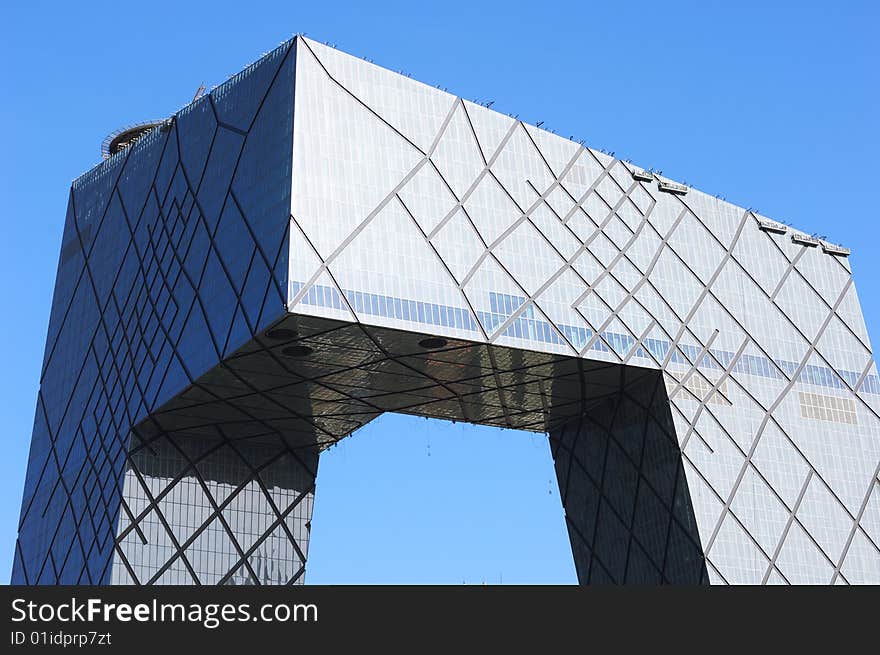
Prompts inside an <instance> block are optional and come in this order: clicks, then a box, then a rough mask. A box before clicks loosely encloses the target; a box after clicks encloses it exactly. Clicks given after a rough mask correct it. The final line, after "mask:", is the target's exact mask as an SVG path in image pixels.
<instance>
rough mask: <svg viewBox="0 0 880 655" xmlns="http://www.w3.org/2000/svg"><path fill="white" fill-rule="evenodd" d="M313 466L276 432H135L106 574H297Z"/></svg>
mask: <svg viewBox="0 0 880 655" xmlns="http://www.w3.org/2000/svg"><path fill="white" fill-rule="evenodd" d="M218 432H220V431H219V430H218ZM317 466H318V452H317V449H315V448H308V449H296V450H294V449H291V448H290V447H289V446H287V445H286V444H285V443H284V442H283V441H282V439H281V438H280V437H278V438H272V439H269V438H266V439H265V440H263V441H257V442H254V441H253V440H235V439H231V438H229V437H227V436H226V435H224V434H222V433H220V434H217V436H215V437H202V436H191V435H180V434H175V433H167V432H162V433H159V434H156V435H152V436H150V437H146V436H143V435H135V436H134V437H133V438H132V446H131V448H130V452H129V456H128V462H127V469H126V472H125V481H124V490H123V497H122V503H121V508H120V515H119V523H118V527H117V532H116V548H115V553H114V560H113V570H112V583H113V584H199V583H200V584H297V583H299V584H301V583H302V582H303V581H304V573H305V563H306V557H307V555H308V546H309V527H310V525H309V522H310V520H311V516H312V506H313V500H314V488H315V476H316V474H317Z"/></svg>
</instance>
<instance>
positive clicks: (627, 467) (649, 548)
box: [550, 369, 708, 584]
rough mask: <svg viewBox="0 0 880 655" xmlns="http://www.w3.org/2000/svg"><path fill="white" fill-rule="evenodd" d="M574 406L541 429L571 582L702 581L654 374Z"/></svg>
mask: <svg viewBox="0 0 880 655" xmlns="http://www.w3.org/2000/svg"><path fill="white" fill-rule="evenodd" d="M583 408H584V409H583V411H582V413H581V415H580V416H576V417H573V418H571V419H570V420H568V421H567V422H565V423H564V424H563V425H561V426H560V427H559V428H558V429H556V430H553V431H551V432H550V447H551V450H552V453H553V458H554V462H555V467H556V476H557V480H558V482H559V491H560V495H561V498H562V504H563V507H564V508H565V516H566V523H567V526H568V533H569V538H570V539H571V548H572V553H573V556H574V562H575V567H576V569H577V574H578V580H579V581H580V583H581V584H625V583H628V584H639V583H642V584H659V583H667V584H703V583H707V582H708V576H707V572H706V566H705V563H704V559H703V551H702V546H701V542H700V537H699V534H698V533H697V524H696V521H695V519H694V511H693V506H692V504H691V498H690V495H689V492H688V486H687V480H686V478H685V475H684V470H683V466H682V461H681V452H680V450H679V448H678V441H677V439H676V437H675V428H674V426H673V421H672V416H671V414H670V410H669V401H668V399H667V395H666V389H665V386H664V384H663V378H662V375H661V374H660V373H651V374H646V375H644V376H642V377H640V378H638V379H637V380H636V381H634V382H629V383H628V382H626V374H625V371H624V370H623V369H622V371H621V385H620V389H619V392H618V393H617V394H614V395H612V396H610V397H605V398H604V399H598V400H595V401H593V402H592V404H590V403H589V402H586V401H585V403H584V405H583Z"/></svg>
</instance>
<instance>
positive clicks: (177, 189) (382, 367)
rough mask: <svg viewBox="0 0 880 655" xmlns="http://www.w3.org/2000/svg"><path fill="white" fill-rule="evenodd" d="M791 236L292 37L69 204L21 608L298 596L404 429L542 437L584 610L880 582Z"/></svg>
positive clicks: (871, 506)
mask: <svg viewBox="0 0 880 655" xmlns="http://www.w3.org/2000/svg"><path fill="white" fill-rule="evenodd" d="M768 225H769V226H771V227H772V228H773V229H767V226H768ZM804 237H805V235H803V234H802V233H800V232H799V231H797V230H795V229H793V228H788V227H787V226H783V225H781V224H778V223H774V222H771V221H769V219H767V218H766V217H763V216H760V215H758V214H756V213H754V212H752V211H751V210H746V209H744V208H740V207H736V206H734V205H732V204H730V203H727V202H725V201H723V200H720V199H718V198H715V197H712V196H708V195H706V194H703V193H701V192H699V191H697V190H695V189H688V188H686V187H681V188H679V187H678V186H676V185H675V184H674V183H672V182H671V180H667V179H666V178H662V177H660V176H656V175H654V174H651V173H647V172H645V171H642V170H641V169H638V168H636V167H634V166H633V165H631V164H629V163H626V162H622V161H619V160H616V159H614V158H613V157H611V156H609V155H606V154H604V153H602V152H597V151H594V150H592V149H589V148H587V147H584V146H583V145H581V144H579V143H576V142H573V141H571V140H568V139H564V138H560V137H558V136H556V135H554V134H551V133H549V132H546V131H544V130H541V129H538V128H536V127H533V126H530V125H526V124H524V123H522V122H520V121H518V120H516V119H515V118H511V117H509V116H505V115H503V114H499V113H497V112H493V111H491V110H489V109H488V108H486V107H483V106H480V105H477V104H474V103H471V102H468V101H464V100H462V99H461V98H457V97H455V96H453V95H450V94H448V93H445V92H443V91H440V90H438V89H436V88H433V87H430V86H427V85H424V84H421V83H419V82H416V81H414V80H411V79H409V78H407V77H405V76H402V75H398V74H396V73H393V72H391V71H388V70H385V69H382V68H380V67H378V66H375V65H373V64H370V63H367V62H365V61H362V60H359V59H357V58H355V57H351V56H349V55H347V54H344V53H341V52H339V51H337V50H334V49H332V48H329V47H327V46H324V45H321V44H319V43H316V42H314V41H311V40H308V39H304V38H301V37H297V38H296V39H294V40H292V41H290V42H288V43H285V44H282V45H281V46H280V47H279V48H277V49H276V50H274V51H272V52H271V53H269V54H268V55H266V56H265V57H263V58H262V59H260V60H259V61H257V62H256V63H254V64H253V65H251V66H249V67H248V68H246V69H245V70H244V71H242V72H241V73H239V74H237V75H235V76H234V77H233V78H231V79H230V80H229V81H228V82H226V83H225V84H223V85H221V86H220V87H217V88H216V89H214V90H212V91H211V93H210V94H208V95H207V96H205V97H204V98H201V99H199V100H198V101H196V102H194V103H192V104H191V105H189V106H187V107H186V108H184V109H183V110H181V111H180V112H178V113H177V114H176V115H175V116H174V118H173V119H172V120H170V121H168V122H166V123H165V124H163V125H162V126H161V127H159V128H156V129H154V130H153V131H152V132H151V133H149V134H148V135H147V136H146V137H144V138H142V139H141V140H140V141H138V142H137V143H136V144H135V145H133V146H131V147H130V148H128V149H127V150H124V151H123V152H121V153H119V154H117V155H115V156H114V157H112V158H110V159H108V160H107V161H105V162H104V163H103V164H101V165H100V166H98V167H96V168H95V169H93V170H92V171H90V172H88V173H86V174H85V175H84V176H82V177H81V178H79V179H78V180H76V181H75V182H74V184H73V188H72V189H71V195H70V204H69V208H68V215H67V220H66V223H65V232H64V237H63V245H62V249H61V255H60V259H59V269H58V275H57V281H56V289H55V295H54V298H53V305H52V316H51V321H50V326H49V331H48V336H47V345H46V355H45V360H44V363H43V376H42V380H41V388H40V395H39V402H38V407H37V412H36V418H35V423H34V432H33V437H32V445H31V455H30V461H29V466H28V474H27V479H26V483H25V491H24V497H23V503H22V515H21V524H20V533H19V541H18V544H17V550H16V558H15V565H14V571H13V580H14V581H16V582H26V583H32V584H40V583H58V582H61V583H73V584H75V583H110V582H113V583H130V582H134V583H139V584H147V583H211V584H238V583H245V584H286V583H301V582H303V580H304V571H305V565H306V559H307V554H308V533H309V525H310V520H311V507H312V503H313V499H314V483H315V477H316V475H317V464H318V460H319V454H320V452H321V450H322V449H324V448H326V447H327V446H328V445H330V444H332V443H335V442H336V441H337V440H339V439H341V438H344V437H345V436H347V435H349V434H351V432H352V431H354V430H356V429H357V428H358V427H359V426H361V425H364V424H365V423H367V422H368V421H370V420H372V419H373V418H375V417H376V416H378V415H380V414H381V413H383V412H389V411H395V412H407V413H412V414H418V415H423V416H430V417H439V418H448V419H454V420H461V421H469V422H473V423H483V424H491V425H501V426H506V427H511V428H516V429H523V430H532V431H537V432H546V433H547V434H548V436H549V444H550V447H551V450H552V453H553V456H554V459H555V462H556V469H557V476H558V480H559V486H560V491H561V497H562V499H563V504H564V506H565V511H566V520H567V524H568V529H569V534H570V537H571V542H572V552H573V555H574V558H575V563H576V568H577V571H578V576H579V579H580V581H581V582H583V583H630V582H642V583H645V582H647V583H690V584H698V583H718V584H724V583H822V584H829V583H832V584H846V583H864V582H875V583H877V582H880V478H878V473H880V439H878V434H880V430H878V428H880V414H878V412H880V378H878V375H877V369H876V366H875V363H874V359H873V355H872V351H871V345H870V342H869V339H868V336H867V330H866V329H865V324H864V320H863V318H862V313H861V308H860V306H859V301H858V297H857V295H856V290H855V286H854V283H853V278H852V274H851V271H850V268H849V262H848V260H847V258H846V257H845V254H846V253H845V252H843V251H840V250H839V249H835V248H834V247H833V246H831V245H830V244H822V243H814V242H810V240H809V239H805V238H804Z"/></svg>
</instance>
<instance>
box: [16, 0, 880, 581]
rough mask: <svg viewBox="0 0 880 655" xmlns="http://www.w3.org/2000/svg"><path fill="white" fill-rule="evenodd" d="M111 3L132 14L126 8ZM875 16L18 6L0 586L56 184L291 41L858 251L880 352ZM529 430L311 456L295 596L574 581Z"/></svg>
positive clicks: (556, 508)
mask: <svg viewBox="0 0 880 655" xmlns="http://www.w3.org/2000/svg"><path fill="white" fill-rule="evenodd" d="M122 5H126V6H122ZM878 24H880V5H878V3H876V2H871V1H865V2H843V1H842V2H837V3H828V2H810V1H806V2H767V1H766V0H764V1H762V2H751V1H745V0H744V1H741V2H735V3H734V2H717V3H716V2H705V1H704V2H677V1H675V0H667V1H665V2H639V1H637V0H633V1H630V2H601V3H598V2H587V1H582V2H571V3H565V2H558V3H539V2H519V1H517V0H507V1H506V2H497V3H496V2H476V1H474V0H471V1H470V2H457V1H453V0H449V1H447V2H443V3H429V2H412V1H410V2H402V3H394V2H387V3H379V2H369V3H367V2H355V3H341V2H336V3H333V2H293V1H288V2H260V1H259V0H250V1H249V2H224V1H220V0H216V1H213V2H210V3H196V2H192V3H189V2H187V3H181V2H165V1H163V0H153V1H152V2H150V3H147V4H144V3H130V6H129V3H120V2H108V3H101V2H85V3H67V2H64V3H62V2H55V3H45V2H36V1H32V2H29V3H11V4H10V5H9V6H8V7H6V8H4V20H3V21H2V25H0V56H2V61H3V62H4V67H3V72H4V80H3V85H2V87H3V90H2V94H3V95H2V100H3V102H0V120H2V125H3V128H4V129H3V130H2V131H0V143H2V148H0V152H2V157H0V199H2V205H0V206H2V208H3V209H2V214H0V221H2V222H0V225H2V238H0V255H2V256H0V280H2V281H3V282H2V284H3V290H2V294H3V295H2V298H3V303H4V306H5V310H4V313H3V318H4V320H3V321H2V322H0V343H3V344H4V346H5V357H4V361H5V366H4V368H5V375H2V376H0V408H2V417H3V422H2V440H3V441H2V443H3V446H2V448H3V450H2V455H3V456H2V457H0V580H3V579H8V578H6V576H7V575H8V573H6V572H8V571H9V570H10V569H11V561H12V552H13V546H14V541H15V531H16V525H17V521H18V512H19V502H20V499H21V489H22V484H23V479H24V471H25V466H26V460H27V452H28V444H29V440H30V430H31V424H32V421H33V411H34V405H35V399H36V392H37V385H38V375H39V368H40V362H41V358H42V352H43V344H44V339H45V333H46V325H47V321H48V315H49V304H50V301H51V296H52V289H53V285H54V276H55V267H56V262H57V258H58V251H59V247H60V240H61V231H62V226H63V221H64V212H65V208H66V204H67V193H68V187H69V184H70V181H71V180H72V179H73V178H74V177H76V176H78V175H79V174H80V173H82V172H84V171H85V170H87V169H89V168H91V167H92V166H93V165H94V164H95V163H97V162H98V160H99V150H98V148H99V145H100V143H101V140H102V139H103V138H104V137H105V136H106V135H107V134H108V133H109V132H111V131H112V130H114V129H115V128H117V127H120V126H122V125H125V124H127V123H133V122H137V121H140V120H145V119H150V118H154V117H163V116H167V115H169V114H171V113H173V112H174V111H175V110H177V109H179V108H180V107H181V106H183V105H184V104H186V103H187V102H188V101H189V100H190V99H191V98H192V95H193V94H194V93H195V91H196V89H197V88H198V86H199V84H200V83H202V82H204V83H206V84H207V85H208V86H209V87H210V86H212V85H214V84H218V83H220V82H222V81H223V80H224V79H226V78H227V77H228V76H229V75H231V74H233V73H235V72H236V71H237V70H239V69H240V68H242V67H243V66H245V65H246V64H248V63H249V62H251V61H253V60H254V59H255V58H257V57H258V56H259V55H260V54H261V53H263V52H265V51H267V50H269V49H271V48H272V47H274V46H275V45H277V44H278V43H279V42H281V41H283V40H285V39H287V38H289V37H290V36H291V35H292V34H294V33H296V32H305V33H307V34H308V35H309V36H310V37H312V38H316V39H319V40H322V41H329V42H330V43H335V44H336V45H337V46H338V47H340V48H341V49H343V50H346V51H348V52H351V53H353V54H356V55H359V56H364V57H369V58H371V59H372V60H374V61H375V62H376V63H378V64H381V65H384V66H387V67H389V68H392V69H395V70H398V69H403V70H404V71H406V72H408V73H409V74H411V75H412V76H413V77H414V78H416V79H419V80H423V81H425V82H429V83H432V84H440V85H441V86H444V87H448V89H449V90H450V91H452V92H454V93H457V94H459V95H461V96H463V97H465V98H468V99H476V100H482V101H487V100H494V101H495V105H494V106H493V108H495V109H498V110H500V111H503V112H507V113H514V114H519V116H520V118H522V119H523V120H526V121H528V122H532V123H535V122H538V121H542V120H543V121H544V124H545V126H546V127H548V128H552V129H555V130H556V131H557V133H559V134H563V135H569V134H571V135H574V136H575V138H577V139H581V138H582V139H586V142H587V144H588V145H590V146H593V147H598V148H604V149H606V150H609V151H614V152H615V153H616V155H617V156H618V157H623V158H628V159H632V160H633V161H634V162H635V163H637V164H641V165H644V166H650V167H654V168H659V169H662V170H663V171H664V173H665V174H667V175H669V176H670V177H672V178H674V179H678V180H682V181H686V182H688V183H689V184H692V185H694V186H696V187H699V188H701V189H703V190H705V191H707V192H709V193H713V194H715V193H719V194H722V195H724V196H725V197H726V198H727V199H728V200H730V201H732V202H735V203H737V204H741V205H744V206H749V207H754V208H756V209H758V210H760V211H761V212H762V213H764V214H767V215H769V216H771V217H774V218H777V219H780V220H785V221H788V222H790V223H792V224H793V225H795V226H796V227H798V228H801V229H803V230H805V231H807V232H819V233H820V234H825V235H827V236H828V238H829V239H831V240H833V241H836V242H839V243H842V244H844V245H847V246H850V247H852V249H853V255H852V257H851V262H852V264H853V268H854V271H855V279H856V284H857V287H858V290H859V296H860V299H861V303H862V308H863V311H864V313H865V317H866V320H867V323H868V329H869V333H870V335H871V339H872V342H873V343H875V344H877V343H880V227H878V215H877V214H878V210H877V207H878V204H877V200H876V194H877V191H878V188H880V166H878V162H877V157H876V153H877V152H878V151H880V127H878V120H877V117H878V116H880V73H878V71H880V46H878V39H877V38H876V27H877V25H878ZM562 517H563V515H562V510H561V507H560V504H559V497H558V493H557V490H556V488H555V481H554V478H553V470H552V462H551V459H550V457H549V452H548V448H547V444H546V441H545V439H544V438H542V437H541V436H540V435H529V434H525V433H518V432H514V431H504V430H495V429H488V428H475V427H470V426H464V425H461V424H456V425H451V424H446V423H440V422H434V421H426V420H424V419H416V418H409V417H399V416H386V417H383V418H381V419H379V420H378V421H376V422H374V423H373V424H371V425H369V426H367V427H366V428H365V429H363V430H362V431H361V432H359V433H358V434H357V435H355V437H354V438H352V439H348V440H346V441H343V442H342V443H341V444H340V445H339V446H337V447H336V448H334V449H333V450H331V451H329V453H328V454H327V455H325V456H324V457H323V459H322V463H321V470H320V473H319V476H318V497H317V500H316V506H315V514H314V522H313V526H314V527H313V541H312V557H311V558H310V561H309V565H310V566H309V574H308V580H309V581H310V582H315V583H319V582H325V583H334V582H441V583H460V582H483V581H485V582H490V583H494V582H501V581H503V582H505V583H506V582H573V581H574V580H575V577H574V568H573V565H572V563H571V561H570V551H569V548H568V543H567V537H566V534H565V527H564V524H563V518H562Z"/></svg>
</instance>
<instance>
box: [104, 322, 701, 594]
mask: <svg viewBox="0 0 880 655" xmlns="http://www.w3.org/2000/svg"><path fill="white" fill-rule="evenodd" d="M384 412H399V413H408V414H415V415H418V416H425V417H430V418H440V419H447V420H453V421H463V422H468V423H476V424H482V425H492V426H499V427H506V428H512V429H518V430H528V431H533V432H546V433H548V434H549V439H550V446H551V450H552V453H553V457H554V460H555V462H556V470H557V475H558V480H559V487H560V493H561V497H562V501H563V505H564V506H565V508H566V516H567V522H568V530H569V534H570V537H571V540H572V550H573V553H574V558H575V565H576V568H577V571H578V578H579V580H581V582H584V583H595V582H605V583H625V582H626V583H629V582H636V583H661V582H665V583H691V584H695V583H700V582H705V581H707V577H706V569H705V564H704V562H703V558H702V551H701V549H700V540H699V536H698V535H697V532H696V522H695V520H694V515H693V509H692V507H691V505H690V497H689V495H688V491H687V481H686V479H685V477H684V475H683V473H682V464H681V453H680V451H679V450H678V445H677V440H676V437H675V428H674V425H673V422H672V417H671V415H670V410H669V403H668V399H667V397H666V387H665V386H664V384H663V380H662V375H661V374H660V373H659V372H658V371H653V370H650V369H644V368H637V367H633V366H621V365H617V364H610V363H604V362H590V361H583V360H578V359H577V358H573V357H565V356H558V355H551V354H545V353H536V352H528V351H523V350H516V349H513V348H508V347H501V346H492V345H487V344H479V343H472V342H465V341H460V340H452V339H441V338H437V337H431V336H430V335H425V334H416V333H408V332H402V331H399V330H392V329H388V328H378V327H369V326H364V325H352V324H346V323H341V322H339V321H333V320H330V319H322V318H314V317H301V316H290V317H288V318H287V319H285V320H283V321H281V322H280V323H278V324H277V325H275V326H273V327H272V328H270V329H269V330H267V331H266V332H265V333H264V334H262V335H260V336H259V337H257V338H255V339H254V340H253V341H252V342H251V343H249V344H247V345H246V346H244V347H242V348H241V349H240V350H238V351H237V352H236V353H235V354H233V355H231V356H230V357H228V358H227V359H226V360H225V361H224V362H223V363H222V364H221V365H219V366H217V367H215V368H214V369H213V370H211V371H210V372H209V373H207V374H206V375H204V376H202V377H201V378H199V379H198V380H197V381H196V382H195V383H194V384H193V385H192V386H190V387H189V388H188V389H187V390H186V391H184V392H183V393H181V394H180V395H179V396H178V397H177V398H175V399H174V400H173V401H171V402H169V403H167V404H166V405H165V406H164V407H162V408H161V409H159V410H158V411H156V412H155V413H154V414H153V415H151V416H150V417H149V418H148V419H147V420H145V421H144V422H142V423H140V424H139V425H138V426H136V427H135V429H134V431H133V436H132V442H131V454H130V456H129V459H128V465H127V471H126V475H125V490H124V493H123V498H122V503H121V518H120V523H119V528H118V537H117V549H116V558H115V561H114V567H113V582H115V583H127V584H132V583H135V584H144V583H167V584H193V583H195V584H237V583H252V582H259V583H263V584H267V583H270V584H271V583H275V584H279V583H280V584H284V583H293V582H297V581H300V580H301V578H302V576H303V574H304V571H305V563H306V556H307V553H308V542H309V525H310V521H311V512H312V506H313V499H314V483H315V478H316V475H317V468H318V461H319V456H320V453H321V451H322V450H324V449H326V448H327V447H328V446H330V445H332V444H334V443H336V442H337V441H338V440H339V439H342V438H344V437H346V436H347V435H349V434H351V433H352V432H353V431H355V430H357V429H358V428H359V427H361V426H363V425H365V424H366V423H368V422H369V421H371V420H372V419H374V418H376V417H377V416H379V415H380V414H382V413H384ZM355 438H356V437H355ZM181 506H184V507H185V509H182V507H181ZM624 544H625V546H624Z"/></svg>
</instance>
